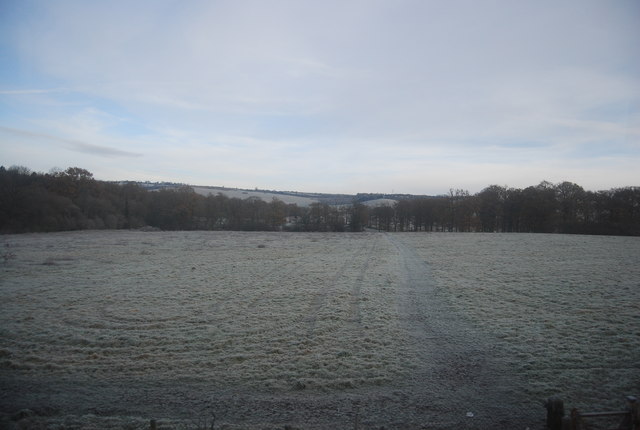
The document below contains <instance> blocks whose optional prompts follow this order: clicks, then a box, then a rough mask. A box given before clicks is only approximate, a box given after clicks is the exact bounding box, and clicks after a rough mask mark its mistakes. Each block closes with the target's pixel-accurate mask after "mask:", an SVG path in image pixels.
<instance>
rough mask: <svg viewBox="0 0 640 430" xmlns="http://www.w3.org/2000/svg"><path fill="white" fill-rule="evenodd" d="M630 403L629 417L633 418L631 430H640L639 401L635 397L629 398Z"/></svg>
mask: <svg viewBox="0 0 640 430" xmlns="http://www.w3.org/2000/svg"><path fill="white" fill-rule="evenodd" d="M627 402H629V415H630V416H631V426H630V427H631V429H632V430H640V407H638V399H636V398H635V397H634V396H627Z"/></svg>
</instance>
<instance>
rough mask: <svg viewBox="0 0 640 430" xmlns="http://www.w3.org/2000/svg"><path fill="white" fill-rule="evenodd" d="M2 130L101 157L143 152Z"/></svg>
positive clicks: (6, 128)
mask: <svg viewBox="0 0 640 430" xmlns="http://www.w3.org/2000/svg"><path fill="white" fill-rule="evenodd" d="M0 131H1V132H4V133H9V134H13V135H18V136H23V137H27V138H30V139H40V140H42V139H44V140H47V141H54V142H58V143H62V144H63V145H64V147H65V148H66V149H68V150H71V151H77V152H82V153H84V154H90V155H96V156H101V157H141V156H142V154H141V153H138V152H131V151H123V150H121V149H116V148H109V147H107V146H101V145H94V144H91V143H86V142H80V141H77V140H72V139H65V138H62V137H58V136H54V135H51V134H48V133H38V132H34V131H29V130H20V129H16V128H11V127H4V126H0Z"/></svg>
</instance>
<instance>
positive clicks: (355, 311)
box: [347, 235, 379, 335]
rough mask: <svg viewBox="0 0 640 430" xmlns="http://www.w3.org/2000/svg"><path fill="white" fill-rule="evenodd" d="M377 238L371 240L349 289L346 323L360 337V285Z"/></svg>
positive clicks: (367, 268)
mask: <svg viewBox="0 0 640 430" xmlns="http://www.w3.org/2000/svg"><path fill="white" fill-rule="evenodd" d="M378 240H379V236H378V235H376V236H375V238H374V239H373V243H372V244H371V247H370V248H369V251H368V252H367V256H366V257H365V261H364V264H363V265H362V267H361V268H360V272H359V273H358V276H357V277H356V279H355V282H353V286H352V288H351V300H350V303H349V313H348V314H347V321H348V322H350V323H352V324H353V325H354V326H355V329H356V330H358V331H359V335H362V315H361V314H360V302H361V301H362V284H363V282H364V277H365V274H366V273H367V271H368V270H369V265H370V262H371V260H372V259H373V257H374V255H375V252H376V248H377V246H378Z"/></svg>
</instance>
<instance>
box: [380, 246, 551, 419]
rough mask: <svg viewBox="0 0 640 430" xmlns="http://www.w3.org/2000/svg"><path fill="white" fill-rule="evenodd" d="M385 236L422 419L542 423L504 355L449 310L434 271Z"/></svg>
mask: <svg viewBox="0 0 640 430" xmlns="http://www.w3.org/2000/svg"><path fill="white" fill-rule="evenodd" d="M385 237H386V238H387V240H389V242H390V243H391V244H393V245H394V247H395V248H396V250H397V252H398V256H399V258H400V261H401V262H402V263H401V264H402V266H403V268H402V272H404V273H403V277H404V279H403V281H402V282H401V285H399V286H398V290H397V295H398V297H397V305H398V313H399V318H400V321H401V324H402V326H403V327H404V330H405V332H406V335H407V340H408V342H409V343H410V344H411V345H412V346H413V350H414V353H415V355H416V357H417V361H418V363H419V365H418V367H417V368H416V369H415V373H414V375H413V377H412V378H411V380H410V381H407V383H408V384H407V385H408V387H407V388H408V391H409V393H410V395H411V396H412V397H413V398H414V399H415V401H416V403H418V404H422V405H423V406H425V408H426V409H425V412H424V413H425V414H426V415H425V416H424V418H423V421H424V422H435V421H438V420H440V422H441V424H442V427H443V428H478V429H483V428H514V429H515V428H522V429H524V428H526V427H528V426H531V425H532V423H536V422H539V421H540V416H541V415H542V412H541V411H540V410H538V408H539V405H526V400H524V399H525V396H524V395H520V393H523V392H524V386H525V384H524V383H523V381H521V379H520V378H519V376H518V375H517V374H516V370H515V368H514V367H513V366H512V365H510V364H509V363H508V357H506V354H505V352H504V351H502V350H500V349H499V348H498V347H497V344H496V342H495V340H493V339H491V338H489V337H488V336H487V335H486V334H484V333H481V332H479V331H478V330H477V329H476V328H475V327H473V326H471V325H470V323H468V322H467V321H466V320H465V319H464V317H463V316H460V315H457V314H455V313H454V312H453V311H452V310H451V309H450V307H449V306H448V303H447V300H446V298H444V297H443V296H442V295H441V293H440V292H439V291H438V288H437V285H436V282H435V280H434V279H433V277H432V274H431V270H430V267H429V266H428V264H427V263H426V262H425V261H424V260H422V259H421V258H420V257H419V256H418V254H417V253H416V251H415V250H414V249H412V248H410V247H408V246H407V245H405V244H404V243H403V242H402V240H401V238H400V237H397V236H394V235H393V234H386V235H385ZM467 412H471V413H472V414H473V417H474V418H473V420H471V419H469V418H468V417H467V415H466V414H467ZM430 415H431V416H430ZM443 419H444V421H442V420H443ZM532 428H533V427H532Z"/></svg>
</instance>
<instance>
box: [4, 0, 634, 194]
mask: <svg viewBox="0 0 640 430" xmlns="http://www.w3.org/2000/svg"><path fill="white" fill-rule="evenodd" d="M29 8H31V9H33V10H32V11H29ZM549 10H550V5H549V4H547V3H545V2H542V3H540V2H531V3H522V2H511V1H506V0H505V1H501V0H496V1H489V2H486V3H484V4H482V5H479V4H478V3H477V2H475V1H471V0H454V1H452V2H447V3H438V2H423V1H415V0H400V1H394V2H391V1H382V0H372V1H352V2H351V1H350V2H342V1H337V0H328V1H326V2H314V1H289V0H276V1H273V2H262V1H254V0H241V1H226V0H221V1H215V2H209V1H197V0H196V1H193V2H189V5H188V6H185V5H183V4H181V3H175V2H172V1H162V0H160V1H154V2H145V1H141V2H135V3H131V2H127V1H113V2H109V3H108V4H107V3H95V2H76V1H64V0H62V1H59V2H56V3H55V4H49V3H39V4H31V6H27V7H25V11H24V13H22V14H21V15H19V18H20V19H19V20H17V21H16V22H15V23H14V24H13V25H11V26H5V30H4V31H5V32H8V31H9V30H11V32H10V34H7V37H3V38H1V40H4V42H1V41H0V45H1V44H2V43H4V44H8V45H9V46H10V48H11V50H13V51H15V52H16V53H17V54H16V55H15V58H14V57H11V58H14V60H12V61H11V62H9V67H7V70H8V71H9V72H7V73H5V75H3V76H7V77H8V78H7V79H6V80H5V82H3V84H2V88H3V89H2V90H0V95H3V96H4V97H2V98H0V119H3V118H4V120H3V121H2V122H3V123H5V124H7V126H8V127H9V126H10V127H11V128H13V129H16V130H22V131H24V132H34V133H41V134H42V135H47V136H50V137H51V139H49V140H51V141H55V142H58V143H64V145H65V147H66V148H67V149H69V150H71V151H73V152H75V153H83V154H92V155H97V156H100V157H102V158H110V157H111V158H116V157H118V158H119V160H118V161H119V162H120V161H121V159H123V158H127V159H131V160H130V161H132V163H131V164H128V165H127V168H128V171H131V172H132V174H134V173H135V174H141V173H140V172H144V174H148V175H153V176H154V177H156V178H157V177H161V176H162V175H163V174H166V175H174V173H171V172H176V173H175V175H176V176H172V177H171V179H177V180H180V177H178V176H177V175H178V173H177V172H182V173H180V174H182V175H184V172H192V173H191V175H190V177H191V178H193V179H194V180H198V182H199V183H201V184H208V183H212V184H215V183H216V182H219V181H224V182H225V184H226V185H229V186H234V184H233V183H230V182H229V181H231V180H233V181H237V182H238V183H237V184H236V185H237V186H241V183H246V184H249V185H251V186H261V187H276V185H277V186H279V187H280V186H281V187H286V188H289V189H291V188H306V187H307V186H309V187H313V188H315V189H316V190H319V191H321V190H322V188H323V187H322V184H326V186H327V191H331V190H336V189H338V188H340V189H342V190H347V189H348V190H350V191H366V190H367V189H368V188H366V187H367V186H369V185H370V186H371V187H375V188H378V189H379V188H384V187H385V186H384V184H383V181H386V182H390V183H394V184H397V185H394V186H392V187H391V188H394V189H396V190H400V189H401V187H409V186H411V187H412V189H414V190H419V187H420V185H410V184H413V183H416V184H419V183H422V184H424V185H422V186H423V187H427V186H430V185H428V184H434V183H438V184H444V183H447V182H448V183H450V184H451V185H452V186H453V184H457V185H456V186H459V187H463V188H464V184H465V183H467V184H470V185H469V188H471V184H473V186H475V184H476V183H477V178H482V180H488V179H494V180H493V181H492V182H498V183H516V182H520V178H521V176H522V175H524V172H530V174H531V175H530V176H531V177H533V176H535V175H538V174H539V175H542V174H550V173H552V171H551V170H549V169H551V168H553V169H555V170H554V172H557V174H555V175H554V176H557V177H561V176H562V172H563V171H564V170H563V169H564V167H565V166H569V165H570V161H572V160H573V161H575V160H580V163H582V164H581V165H582V166H583V169H584V170H583V171H584V172H595V170H593V169H594V168H593V166H592V165H591V164H590V161H591V160H602V161H607V162H606V164H607V165H609V161H610V160H611V159H610V158H605V154H606V151H602V150H595V149H594V147H599V148H602V147H604V146H607V147H612V145H615V149H612V150H611V151H610V153H611V154H617V155H618V156H620V157H621V156H623V155H624V156H625V157H627V158H628V159H630V160H639V159H640V143H639V139H640V135H639V134H638V130H640V106H639V104H638V100H640V80H639V78H638V76H640V59H639V58H638V56H637V55H635V51H636V50H637V47H636V46H635V44H636V42H637V40H639V39H640V30H638V26H637V19H636V18H637V17H638V16H640V6H638V4H637V2H634V1H627V0H621V1H620V2H616V3H615V4H613V3H606V4H605V3H601V2H599V1H597V0H580V1H577V0H575V1H574V0H570V1H567V2H562V4H554V5H553V13H549ZM0 19H1V18H0ZM14 20H15V19H14ZM0 24H2V23H0ZM1 28H2V25H0V35H2V34H1V32H2V31H3V30H2V29H1ZM1 47H2V46H0V48H1ZM25 70H27V71H30V73H27V74H24V73H22V72H23V71H25ZM11 71H13V72H14V73H15V76H13V77H12V75H11ZM25 76H26V77H27V78H25ZM25 88H26V89H25ZM39 88H43V89H39ZM46 88H53V89H51V90H46ZM69 88H72V89H73V90H66V89H69ZM62 89H65V90H62ZM23 95H32V97H21V96H23ZM52 106H55V107H56V108H55V109H52V108H51V107H52ZM34 130H35V131H34ZM40 138H43V137H42V136H41V137H40ZM85 142H92V143H91V144H87V143H85ZM612 148H613V147H612ZM142 153H144V154H145V162H147V160H153V161H152V162H151V161H149V162H150V163H151V164H141V163H135V161H136V158H135V156H139V155H140V154H142ZM80 161H83V160H79V162H80ZM23 164H29V163H28V161H27V160H25V161H24V162H23ZM207 166H215V168H208V167H207ZM496 166H501V167H500V168H498V167H496ZM532 166H537V167H536V168H535V169H534V168H533V167H532ZM544 166H551V167H550V168H549V169H547V168H544ZM621 166H623V167H621V168H626V166H627V164H624V163H623V164H621ZM101 168H104V171H105V172H108V171H109V170H110V171H112V172H122V171H123V167H122V165H119V164H118V163H113V165H109V164H107V163H105V164H104V166H103V167H101ZM154 169H155V170H154ZM566 171H567V172H570V173H571V174H575V175H576V176H578V175H580V177H585V176H586V174H580V173H579V166H578V165H575V168H572V170H566ZM328 172H330V174H327V173H328ZM492 172H494V173H492ZM114 174H115V173H114ZM499 174H501V175H504V178H503V179H500V178H499V177H498V175H499ZM594 174H595V173H594ZM597 174H598V175H600V176H598V179H599V180H601V181H602V182H603V183H604V182H606V181H607V180H608V178H610V177H614V176H615V177H620V175H617V172H616V175H613V174H611V175H607V174H605V173H603V171H602V170H598V171H597ZM287 175H288V178H287ZM436 175H442V180H440V179H436V177H435V176H436ZM207 178H209V179H207ZM315 178H321V179H315ZM382 178H384V180H383V179H382ZM407 178H411V180H409V179H407ZM542 179H545V178H538V179H536V180H535V182H538V181H539V180H542ZM563 179H565V178H563ZM566 179H571V178H566ZM185 180H186V179H185ZM287 181H288V182H287ZM287 184H288V185H287ZM350 184H351V185H350ZM368 184H369V185H368ZM400 184H402V185H400ZM360 186H365V188H364V189H360V188H358V187H360ZM442 186H443V187H444V189H443V190H442V192H445V191H446V189H448V187H447V186H445V185H442ZM386 188H390V187H386Z"/></svg>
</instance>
